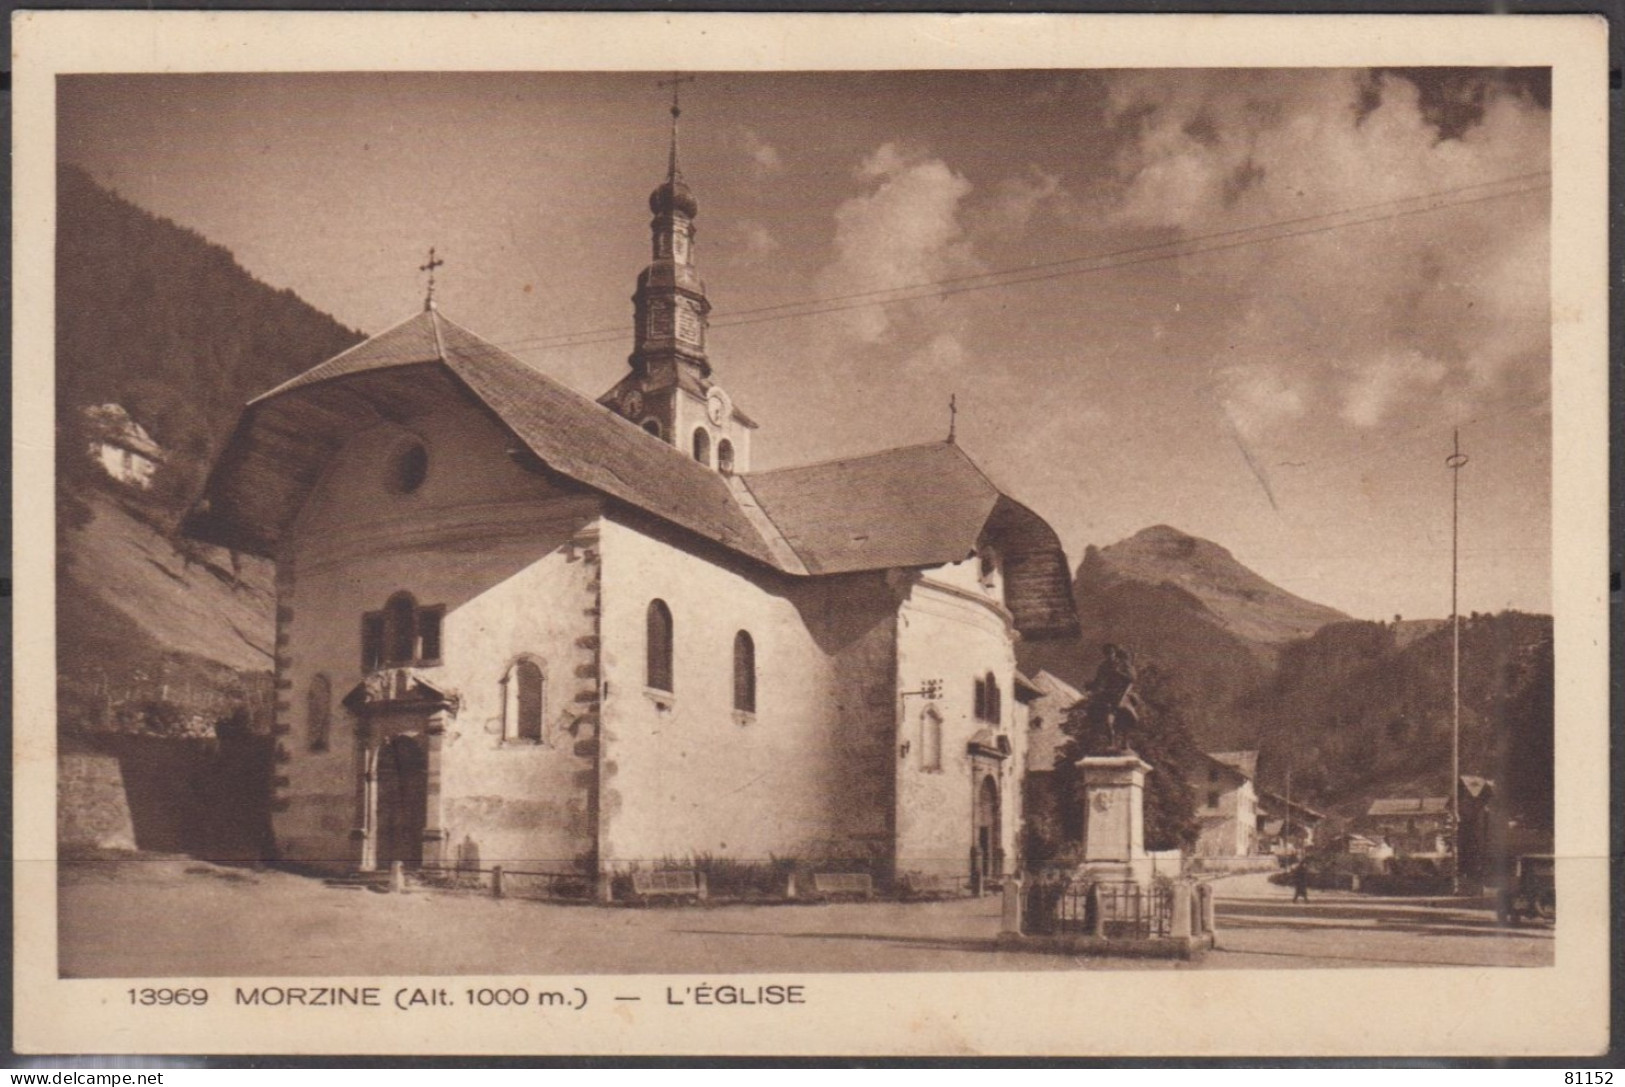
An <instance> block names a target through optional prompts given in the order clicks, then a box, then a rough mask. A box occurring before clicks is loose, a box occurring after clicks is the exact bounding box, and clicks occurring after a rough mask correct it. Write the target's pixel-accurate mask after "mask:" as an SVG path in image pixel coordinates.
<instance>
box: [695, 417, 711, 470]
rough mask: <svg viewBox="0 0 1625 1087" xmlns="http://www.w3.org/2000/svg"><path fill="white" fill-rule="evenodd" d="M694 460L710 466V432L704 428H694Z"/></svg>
mask: <svg viewBox="0 0 1625 1087" xmlns="http://www.w3.org/2000/svg"><path fill="white" fill-rule="evenodd" d="M694 459H695V460H697V461H699V462H700V463H701V464H703V465H705V466H706V467H707V468H709V467H710V466H711V432H710V431H709V430H706V429H705V428H704V427H695V428H694Z"/></svg>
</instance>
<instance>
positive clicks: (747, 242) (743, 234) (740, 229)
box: [734, 219, 779, 261]
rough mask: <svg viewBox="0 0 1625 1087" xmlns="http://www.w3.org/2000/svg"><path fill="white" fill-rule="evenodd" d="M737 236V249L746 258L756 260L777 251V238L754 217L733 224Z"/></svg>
mask: <svg viewBox="0 0 1625 1087" xmlns="http://www.w3.org/2000/svg"><path fill="white" fill-rule="evenodd" d="M734 230H735V232H736V233H737V234H738V236H739V244H738V247H737V248H738V251H739V252H741V253H743V254H744V256H745V259H746V260H750V261H757V260H761V259H763V258H764V257H768V256H771V255H772V254H774V253H776V252H778V249H779V240H778V239H777V238H776V237H774V236H773V232H772V231H771V230H769V229H768V228H767V227H766V225H764V224H763V223H761V222H758V221H757V220H755V219H742V220H740V221H739V222H738V223H736V224H735V225H734Z"/></svg>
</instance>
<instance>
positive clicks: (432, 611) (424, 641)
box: [418, 607, 446, 662]
mask: <svg viewBox="0 0 1625 1087" xmlns="http://www.w3.org/2000/svg"><path fill="white" fill-rule="evenodd" d="M445 614H446V609H445V608H443V607H440V608H423V609H422V610H421V611H419V612H418V659H419V660H420V661H425V662H427V661H437V660H439V659H440V620H441V617H442V616H444V615H445Z"/></svg>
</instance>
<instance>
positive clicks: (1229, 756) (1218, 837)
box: [1187, 751, 1258, 857]
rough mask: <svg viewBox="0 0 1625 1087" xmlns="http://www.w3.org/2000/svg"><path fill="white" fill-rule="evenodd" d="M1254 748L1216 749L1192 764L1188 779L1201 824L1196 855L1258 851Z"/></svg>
mask: <svg viewBox="0 0 1625 1087" xmlns="http://www.w3.org/2000/svg"><path fill="white" fill-rule="evenodd" d="M1257 774H1258V752H1257V751H1218V752H1213V753H1210V754H1207V755H1205V756H1204V757H1203V758H1202V760H1201V761H1200V762H1199V763H1197V765H1196V766H1194V767H1192V769H1191V770H1190V772H1189V777H1188V778H1187V780H1188V781H1189V783H1190V787H1191V791H1192V792H1193V793H1194V794H1195V796H1196V817H1197V820H1198V821H1199V823H1200V824H1201V829H1200V831H1199V834H1198V837H1197V839H1196V855H1197V856H1199V857H1247V856H1251V855H1253V854H1254V853H1256V852H1258V795H1257V793H1256V791H1255V790H1254V787H1253V779H1254V778H1255V777H1256V776H1257Z"/></svg>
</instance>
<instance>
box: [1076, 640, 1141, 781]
mask: <svg viewBox="0 0 1625 1087" xmlns="http://www.w3.org/2000/svg"><path fill="white" fill-rule="evenodd" d="M1137 678H1138V677H1137V675H1136V673H1135V671H1134V658H1133V657H1132V656H1131V655H1130V653H1129V651H1128V650H1127V649H1125V648H1123V647H1122V646H1119V645H1113V644H1112V643H1111V642H1107V643H1106V644H1105V645H1103V646H1101V647H1100V664H1099V666H1098V667H1096V668H1095V677H1094V679H1092V680H1090V681H1089V682H1088V684H1087V685H1086V689H1087V690H1088V692H1089V701H1088V708H1087V711H1086V719H1087V720H1088V722H1089V736H1088V739H1087V743H1086V746H1087V747H1088V749H1089V750H1090V751H1092V752H1099V753H1105V754H1121V753H1122V752H1124V751H1127V750H1128V747H1129V737H1130V735H1131V734H1132V733H1133V731H1134V729H1135V728H1136V727H1137V726H1138V725H1139V722H1140V699H1139V696H1138V695H1137V694H1136V693H1135V690H1134V683H1135V680H1136V679H1137Z"/></svg>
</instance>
